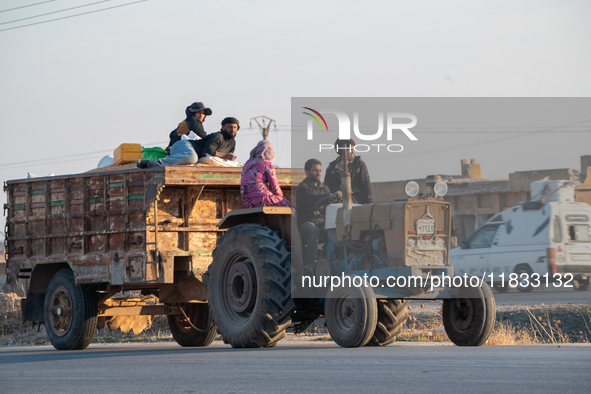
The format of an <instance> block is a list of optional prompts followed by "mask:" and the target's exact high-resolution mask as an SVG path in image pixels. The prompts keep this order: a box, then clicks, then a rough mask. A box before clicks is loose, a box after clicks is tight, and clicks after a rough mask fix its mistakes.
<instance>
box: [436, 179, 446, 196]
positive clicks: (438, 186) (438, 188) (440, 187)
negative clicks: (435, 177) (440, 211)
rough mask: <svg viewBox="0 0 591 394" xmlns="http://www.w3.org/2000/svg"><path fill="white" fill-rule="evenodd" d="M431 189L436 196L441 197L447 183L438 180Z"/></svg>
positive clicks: (444, 192) (444, 193) (443, 194)
mask: <svg viewBox="0 0 591 394" xmlns="http://www.w3.org/2000/svg"><path fill="white" fill-rule="evenodd" d="M433 191H434V192H435V195H436V196H437V197H443V196H445V195H446V194H447V185H446V184H445V182H441V181H439V182H437V183H436V184H435V187H433Z"/></svg>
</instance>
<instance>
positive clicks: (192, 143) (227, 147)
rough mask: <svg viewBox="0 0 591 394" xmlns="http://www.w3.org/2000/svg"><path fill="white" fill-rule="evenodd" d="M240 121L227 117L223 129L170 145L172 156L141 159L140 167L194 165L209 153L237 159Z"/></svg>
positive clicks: (228, 158)
mask: <svg viewBox="0 0 591 394" xmlns="http://www.w3.org/2000/svg"><path fill="white" fill-rule="evenodd" d="M239 128H240V123H239V122H238V119H236V118H225V119H224V120H223V121H222V130H221V131H219V132H217V133H212V134H209V135H207V136H206V137H205V138H201V139H198V140H181V141H177V142H175V143H174V144H173V145H172V146H171V147H170V156H167V157H164V158H162V159H159V160H154V161H149V160H139V161H138V162H137V166H138V167H139V168H153V167H161V166H174V165H181V166H182V165H193V164H195V163H197V160H199V159H200V158H202V157H204V156H205V155H207V154H209V155H210V156H213V157H219V158H222V159H226V160H235V159H236V155H235V154H234V150H235V148H236V140H235V139H234V137H236V134H237V133H238V129H239Z"/></svg>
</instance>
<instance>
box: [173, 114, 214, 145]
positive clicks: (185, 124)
mask: <svg viewBox="0 0 591 394" xmlns="http://www.w3.org/2000/svg"><path fill="white" fill-rule="evenodd" d="M189 131H192V132H193V133H195V134H197V135H198V136H199V137H201V138H205V137H206V136H207V133H206V132H205V129H204V128H203V123H201V121H200V120H199V119H197V118H196V117H195V116H187V119H185V120H183V121H182V122H181V123H179V125H178V127H177V128H176V129H174V130H173V131H171V132H170V135H169V137H170V142H169V143H168V147H167V148H170V147H171V146H172V145H173V144H174V143H175V142H177V141H180V140H181V136H182V135H183V134H189Z"/></svg>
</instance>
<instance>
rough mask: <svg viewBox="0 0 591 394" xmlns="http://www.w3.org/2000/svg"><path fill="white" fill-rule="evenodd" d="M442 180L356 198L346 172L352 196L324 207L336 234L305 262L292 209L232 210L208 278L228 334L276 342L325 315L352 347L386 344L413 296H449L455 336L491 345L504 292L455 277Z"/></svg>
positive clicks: (239, 341)
mask: <svg viewBox="0 0 591 394" xmlns="http://www.w3.org/2000/svg"><path fill="white" fill-rule="evenodd" d="M345 165H346V163H345ZM440 179H441V178H440V177H439V176H430V177H428V178H427V181H426V187H425V190H423V191H422V192H420V193H419V186H418V184H417V183H416V182H409V184H407V186H406V192H407V195H408V196H409V198H408V199H407V200H405V201H394V202H391V203H382V204H372V205H354V204H352V202H351V187H350V178H349V173H348V171H345V175H344V176H343V179H342V190H343V202H342V203H336V202H334V201H330V200H329V199H328V198H326V199H324V200H322V201H318V202H317V203H316V206H315V207H314V209H316V210H317V211H318V214H321V215H324V217H325V231H326V234H325V239H326V240H325V242H324V243H323V244H322V245H320V246H319V248H318V261H317V262H314V263H312V264H309V263H304V259H303V254H302V248H303V247H305V245H302V242H301V240H300V236H299V232H298V229H297V226H296V225H295V220H292V218H293V217H292V212H291V209H290V208H285V207H260V208H250V209H237V210H234V211H231V212H229V213H228V214H227V215H226V216H225V217H224V219H223V220H222V221H221V222H220V224H219V227H220V229H226V230H227V231H226V233H225V235H224V236H223V237H222V238H221V239H220V240H219V242H218V244H217V247H216V249H215V250H214V252H213V261H212V263H211V265H210V266H209V268H208V271H207V274H206V276H205V278H204V279H205V282H206V284H207V287H208V290H209V301H208V303H209V306H210V309H211V311H212V319H213V322H214V323H215V325H216V326H217V329H218V332H219V333H220V334H221V335H222V338H223V340H224V342H225V343H227V344H230V345H231V346H232V347H234V348H264V347H273V346H275V345H276V344H277V343H278V341H279V340H281V339H282V338H283V337H284V336H285V334H286V331H287V330H288V329H291V330H293V332H294V333H301V332H303V331H304V330H305V329H306V328H307V327H309V326H310V325H311V324H312V323H313V322H314V321H315V320H316V319H320V318H324V319H325V322H326V323H325V324H326V327H327V329H328V333H329V334H330V336H331V337H332V339H333V340H334V341H335V342H336V343H337V344H338V345H340V346H342V347H360V346H366V345H368V346H385V345H388V344H390V343H392V342H394V341H395V340H396V336H397V335H398V334H399V333H400V331H401V330H402V328H403V325H404V324H405V322H406V320H407V317H408V304H409V302H410V301H411V300H435V299H440V300H442V318H443V325H444V327H445V331H446V333H447V335H448V336H449V338H450V340H451V341H452V342H453V343H455V344H456V345H459V346H479V345H482V344H483V343H484V342H485V341H486V340H487V338H488V337H489V335H490V333H491V331H492V328H493V325H494V322H495V314H496V309H495V300H494V296H493V294H492V291H491V289H490V287H489V286H488V285H487V284H486V282H484V283H479V285H478V286H471V285H470V284H469V283H470V281H468V280H464V281H463V282H462V283H458V282H457V281H452V280H451V279H452V278H453V267H450V266H449V249H450V239H451V205H450V203H448V202H445V201H443V199H442V196H443V195H445V193H446V192H447V185H446V184H445V183H444V182H442V181H441V180H440ZM292 195H295V193H292ZM442 279H443V280H442ZM464 279H467V278H464ZM475 279H478V278H475ZM337 282H338V283H337ZM476 282H478V281H476ZM472 283H474V282H472Z"/></svg>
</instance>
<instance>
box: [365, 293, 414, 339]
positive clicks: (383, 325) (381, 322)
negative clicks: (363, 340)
mask: <svg viewBox="0 0 591 394" xmlns="http://www.w3.org/2000/svg"><path fill="white" fill-rule="evenodd" d="M376 301H377V307H378V323H377V325H376V330H375V332H374V334H373V336H372V337H371V339H370V340H369V342H368V343H367V345H366V346H386V345H389V344H391V343H392V342H394V341H395V340H396V336H397V335H398V334H400V331H402V326H404V323H406V320H407V319H408V309H407V308H406V307H407V305H408V303H409V302H410V301H409V300H399V299H394V298H389V299H386V300H376Z"/></svg>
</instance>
